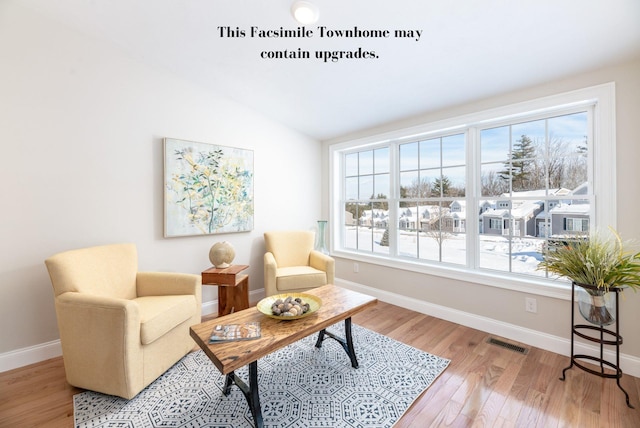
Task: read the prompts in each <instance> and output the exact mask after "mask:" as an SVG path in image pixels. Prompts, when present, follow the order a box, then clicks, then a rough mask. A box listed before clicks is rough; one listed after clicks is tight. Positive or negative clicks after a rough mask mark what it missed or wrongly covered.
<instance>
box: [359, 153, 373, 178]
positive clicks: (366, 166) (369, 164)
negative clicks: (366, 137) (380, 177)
mask: <svg viewBox="0 0 640 428" xmlns="http://www.w3.org/2000/svg"><path fill="white" fill-rule="evenodd" d="M358 174H360V175H365V174H373V150H368V151H366V152H360V156H359V159H358Z"/></svg>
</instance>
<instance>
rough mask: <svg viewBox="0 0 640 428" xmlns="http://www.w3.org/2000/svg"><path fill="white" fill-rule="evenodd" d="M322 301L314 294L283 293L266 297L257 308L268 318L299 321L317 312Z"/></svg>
mask: <svg viewBox="0 0 640 428" xmlns="http://www.w3.org/2000/svg"><path fill="white" fill-rule="evenodd" d="M321 305H322V300H321V299H320V298H319V297H317V296H314V295H312V294H306V293H282V294H274V295H273V296H269V297H265V298H264V299H262V300H260V301H259V302H258V305H257V306H256V307H257V308H258V310H259V311H260V312H262V313H263V314H265V315H266V316H268V317H271V318H275V319H279V320H297V319H300V318H304V317H307V316H309V315H311V314H312V313H314V312H315V311H317V310H318V309H319V308H320V306H321Z"/></svg>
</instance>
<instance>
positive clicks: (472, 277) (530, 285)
mask: <svg viewBox="0 0 640 428" xmlns="http://www.w3.org/2000/svg"><path fill="white" fill-rule="evenodd" d="M331 255H332V256H333V257H336V258H343V259H348V260H354V261H359V262H362V263H370V264H375V265H378V266H386V267H389V268H394V269H400V270H405V271H409V272H417V273H423V274H426V275H433V276H440V277H443V278H448V279H456V280H459V281H465V282H471V283H475V284H482V285H486V286H490V287H497V288H503V289H507V290H511V291H518V292H520V293H526V294H533V295H538V296H546V297H552V298H555V299H561V300H571V284H570V283H569V282H567V281H564V280H545V279H543V278H540V279H536V278H525V277H523V276H519V275H515V274H511V275H501V274H500V273H499V272H491V271H484V270H472V269H464V268H461V267H454V266H433V265H427V264H424V263H417V262H412V261H411V260H399V259H394V260H391V259H388V258H386V257H377V256H375V255H371V254H363V253H358V252H355V251H354V252H351V251H345V250H340V251H334V252H332V253H331Z"/></svg>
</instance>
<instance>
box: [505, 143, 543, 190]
mask: <svg viewBox="0 0 640 428" xmlns="http://www.w3.org/2000/svg"><path fill="white" fill-rule="evenodd" d="M539 144H542V145H543V147H544V140H543V141H542V142H540V141H539V140H535V139H534V138H532V137H530V136H529V135H526V134H522V135H520V136H519V137H518V138H517V139H515V140H514V143H513V146H512V147H511V159H509V161H508V162H505V163H504V169H503V170H502V171H500V173H501V174H502V176H503V177H507V176H509V175H510V176H511V189H512V190H513V191H514V192H521V191H526V190H533V189H539V188H544V187H545V183H544V180H543V179H542V178H543V177H544V167H543V163H542V162H541V161H538V160H537V159H536V152H537V147H538V145H539Z"/></svg>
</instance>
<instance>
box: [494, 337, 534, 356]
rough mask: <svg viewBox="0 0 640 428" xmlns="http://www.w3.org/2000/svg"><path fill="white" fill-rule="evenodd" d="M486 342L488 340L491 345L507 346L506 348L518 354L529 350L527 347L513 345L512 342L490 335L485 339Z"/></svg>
mask: <svg viewBox="0 0 640 428" xmlns="http://www.w3.org/2000/svg"><path fill="white" fill-rule="evenodd" d="M487 342H489V343H490V344H492V345H496V346H501V347H503V348H507V349H509V350H511V351H514V352H518V353H519V354H525V355H526V353H527V352H529V350H528V349H527V348H523V347H522V346H518V345H514V344H513V343H507V342H503V341H502V340H499V339H494V338H493V337H490V338H489V339H487Z"/></svg>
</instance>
